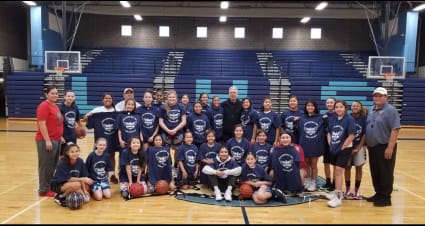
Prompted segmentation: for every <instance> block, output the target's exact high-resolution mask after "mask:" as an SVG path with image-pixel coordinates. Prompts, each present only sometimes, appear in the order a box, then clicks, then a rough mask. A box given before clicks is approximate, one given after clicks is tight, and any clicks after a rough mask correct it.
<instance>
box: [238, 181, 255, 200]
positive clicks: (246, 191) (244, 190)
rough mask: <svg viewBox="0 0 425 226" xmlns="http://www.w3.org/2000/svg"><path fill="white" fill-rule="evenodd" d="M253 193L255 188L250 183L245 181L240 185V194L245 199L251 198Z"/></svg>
mask: <svg viewBox="0 0 425 226" xmlns="http://www.w3.org/2000/svg"><path fill="white" fill-rule="evenodd" d="M253 193H254V188H253V187H252V185H250V184H247V183H243V184H241V186H240V187H239V195H240V196H241V198H243V199H250V198H251V197H252V194H253Z"/></svg>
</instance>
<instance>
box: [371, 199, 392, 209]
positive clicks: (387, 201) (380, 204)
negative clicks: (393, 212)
mask: <svg viewBox="0 0 425 226" xmlns="http://www.w3.org/2000/svg"><path fill="white" fill-rule="evenodd" d="M373 205H374V206H376V207H385V206H391V199H380V200H376V201H374V202H373Z"/></svg>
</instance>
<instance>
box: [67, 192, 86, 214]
mask: <svg viewBox="0 0 425 226" xmlns="http://www.w3.org/2000/svg"><path fill="white" fill-rule="evenodd" d="M65 203H66V205H67V206H68V207H69V208H70V209H72V210H76V209H79V208H81V207H82V206H83V204H84V195H83V194H81V193H79V192H72V193H70V194H68V195H67V196H66V199H65Z"/></svg>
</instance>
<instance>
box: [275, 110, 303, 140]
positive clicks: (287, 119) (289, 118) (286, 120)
mask: <svg viewBox="0 0 425 226" xmlns="http://www.w3.org/2000/svg"><path fill="white" fill-rule="evenodd" d="M302 115H303V112H302V111H291V110H287V111H284V112H282V114H281V115H280V119H281V120H282V127H283V129H284V130H285V131H286V132H287V133H291V134H292V135H293V139H294V140H293V141H292V143H295V144H298V143H299V132H298V129H297V127H296V122H295V121H294V119H295V117H297V116H298V117H300V118H301V116H302Z"/></svg>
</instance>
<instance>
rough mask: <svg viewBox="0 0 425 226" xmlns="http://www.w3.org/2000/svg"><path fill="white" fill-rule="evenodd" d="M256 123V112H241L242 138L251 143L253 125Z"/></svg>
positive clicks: (252, 110)
mask: <svg viewBox="0 0 425 226" xmlns="http://www.w3.org/2000/svg"><path fill="white" fill-rule="evenodd" d="M256 121H257V111H256V110H254V109H250V110H242V114H241V125H242V128H243V137H245V138H246V139H247V140H248V141H251V138H252V133H253V132H254V124H255V122H256Z"/></svg>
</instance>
